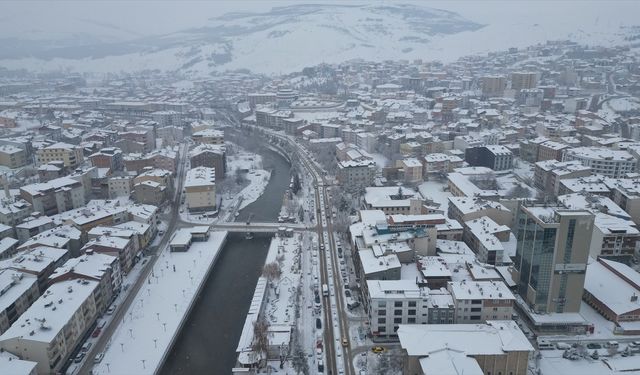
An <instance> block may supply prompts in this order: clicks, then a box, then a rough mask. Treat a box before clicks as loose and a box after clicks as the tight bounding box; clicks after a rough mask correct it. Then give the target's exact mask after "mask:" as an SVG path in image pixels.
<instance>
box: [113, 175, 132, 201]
mask: <svg viewBox="0 0 640 375" xmlns="http://www.w3.org/2000/svg"><path fill="white" fill-rule="evenodd" d="M107 184H108V189H109V198H116V197H128V196H130V195H131V192H132V191H133V176H116V177H111V178H110V179H109V180H108V181H107Z"/></svg>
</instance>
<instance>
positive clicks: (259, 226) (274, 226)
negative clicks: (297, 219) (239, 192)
mask: <svg viewBox="0 0 640 375" xmlns="http://www.w3.org/2000/svg"><path fill="white" fill-rule="evenodd" d="M280 228H284V229H285V230H286V229H293V230H294V231H306V230H310V229H314V227H307V226H306V225H304V224H298V223H293V224H292V223H259V222H255V223H254V222H251V223H249V224H247V223H243V222H230V223H216V224H212V225H211V229H212V230H226V231H228V232H240V233H242V232H244V233H247V232H253V233H276V232H278V230H280Z"/></svg>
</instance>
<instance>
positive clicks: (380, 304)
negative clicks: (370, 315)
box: [378, 301, 387, 309]
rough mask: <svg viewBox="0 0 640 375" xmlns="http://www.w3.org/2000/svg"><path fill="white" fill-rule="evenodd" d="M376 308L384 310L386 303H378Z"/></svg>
mask: <svg viewBox="0 0 640 375" xmlns="http://www.w3.org/2000/svg"><path fill="white" fill-rule="evenodd" d="M378 307H380V308H383V309H384V308H386V307H387V303H386V302H384V301H379V302H378Z"/></svg>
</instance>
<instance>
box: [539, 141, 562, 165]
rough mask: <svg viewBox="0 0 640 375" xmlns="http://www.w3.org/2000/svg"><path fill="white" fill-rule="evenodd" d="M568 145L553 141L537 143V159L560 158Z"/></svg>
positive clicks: (558, 159) (559, 159)
mask: <svg viewBox="0 0 640 375" xmlns="http://www.w3.org/2000/svg"><path fill="white" fill-rule="evenodd" d="M568 148H569V145H567V144H564V143H559V142H554V141H545V142H542V143H540V144H539V145H538V158H537V160H538V161H542V160H557V161H561V160H562V155H563V153H564V151H565V150H567V149H568Z"/></svg>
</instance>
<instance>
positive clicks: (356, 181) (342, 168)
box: [336, 159, 376, 192]
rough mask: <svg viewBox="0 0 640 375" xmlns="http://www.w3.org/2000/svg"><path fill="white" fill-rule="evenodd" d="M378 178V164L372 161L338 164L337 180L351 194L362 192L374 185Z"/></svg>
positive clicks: (353, 161) (342, 162)
mask: <svg viewBox="0 0 640 375" xmlns="http://www.w3.org/2000/svg"><path fill="white" fill-rule="evenodd" d="M375 176H376V163H375V162H374V161H373V160H370V159H363V160H360V161H355V160H348V161H340V162H338V171H337V173H336V178H337V180H338V182H339V183H340V184H341V185H342V186H343V187H344V188H345V189H346V190H347V191H349V192H362V191H363V190H364V189H365V188H366V187H367V186H371V185H372V184H373V180H374V178H375Z"/></svg>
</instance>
